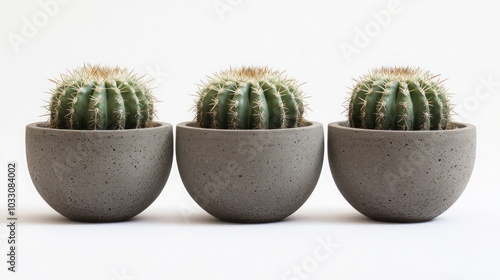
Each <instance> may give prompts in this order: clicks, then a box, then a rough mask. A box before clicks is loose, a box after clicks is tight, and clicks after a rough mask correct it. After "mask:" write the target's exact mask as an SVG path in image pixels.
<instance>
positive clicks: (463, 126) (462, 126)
mask: <svg viewBox="0 0 500 280" xmlns="http://www.w3.org/2000/svg"><path fill="white" fill-rule="evenodd" d="M346 124H347V120H343V121H335V122H331V123H328V128H329V129H330V128H332V129H340V130H350V131H353V132H360V133H377V134H401V133H405V134H423V133H428V134H431V133H458V132H463V131H464V130H475V129H476V126H475V125H473V124H469V123H463V122H452V123H451V124H452V125H453V126H454V127H455V128H453V129H445V130H379V129H366V128H354V127H350V126H347V125H346Z"/></svg>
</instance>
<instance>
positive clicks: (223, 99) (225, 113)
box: [196, 67, 306, 129]
mask: <svg viewBox="0 0 500 280" xmlns="http://www.w3.org/2000/svg"><path fill="white" fill-rule="evenodd" d="M198 95H199V100H198V102H197V104H196V111H197V112H196V123H197V124H198V126H199V127H204V128H219V129H267V128H270V129H274V128H292V127H300V126H302V125H304V122H305V121H304V118H303V114H304V108H306V105H305V104H304V100H303V98H304V94H303V93H302V91H301V90H299V85H298V84H297V82H296V81H295V80H293V79H289V78H287V77H285V76H284V75H283V73H282V72H279V71H275V70H271V69H269V68H267V67H241V68H237V69H229V70H227V71H224V72H221V73H218V74H216V75H215V77H211V78H209V80H208V83H207V84H205V85H203V86H202V87H201V89H200V90H199V92H198Z"/></svg>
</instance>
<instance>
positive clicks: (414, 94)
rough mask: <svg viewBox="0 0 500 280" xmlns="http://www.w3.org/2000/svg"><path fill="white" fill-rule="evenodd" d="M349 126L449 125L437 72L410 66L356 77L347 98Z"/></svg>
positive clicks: (447, 106) (415, 127) (405, 127)
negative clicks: (435, 73)
mask: <svg viewBox="0 0 500 280" xmlns="http://www.w3.org/2000/svg"><path fill="white" fill-rule="evenodd" d="M347 111H348V119H349V125H350V126H351V127H356V128H366V129H386V130H391V129H394V130H442V129H449V128H451V127H452V122H451V117H450V114H451V111H452V108H451V104H450V101H449V96H448V93H447V91H446V89H445V88H444V87H443V85H442V81H441V80H439V76H438V75H433V74H431V73H429V72H425V71H422V70H420V69H418V68H417V69H415V68H409V67H383V68H378V69H375V70H373V71H372V72H370V73H369V74H367V75H365V76H363V77H361V78H360V79H359V80H356V85H355V86H354V88H353V90H352V94H351V96H350V98H349V100H348V109H347Z"/></svg>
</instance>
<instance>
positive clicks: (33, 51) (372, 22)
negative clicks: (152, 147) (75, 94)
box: [0, 0, 500, 280]
mask: <svg viewBox="0 0 500 280" xmlns="http://www.w3.org/2000/svg"><path fill="white" fill-rule="evenodd" d="M45 3H52V4H45ZM390 3H392V4H390ZM495 3H496V1H451V0H449V1H401V2H397V1H396V2H390V1H389V0H383V1H361V0H357V1H340V0H337V1H326V0H325V1H319V0H315V1H283V0H281V1H264V0H260V1H250V0H217V1H215V0H208V1H181V0H171V1H153V0H141V1H76V0H73V1H64V3H63V1H61V2H55V0H53V1H50V0H40V1H5V0H2V1H1V2H0V82H1V83H0V84H1V90H0V91H1V96H2V102H1V108H2V109H1V110H0V114H1V121H0V123H1V138H0V147H1V153H0V155H1V161H0V162H1V165H0V166H3V167H1V168H3V169H4V170H5V171H1V172H0V174H3V175H0V177H1V176H6V169H7V168H6V164H7V162H8V161H17V162H18V165H19V168H18V186H19V193H18V195H19V211H18V214H19V217H20V221H19V226H18V244H19V245H18V246H19V247H18V248H19V250H18V267H17V268H18V272H17V273H15V274H14V273H10V272H7V263H6V262H5V261H4V260H6V249H7V241H6V237H7V228H6V226H5V224H6V220H5V217H6V193H7V191H6V188H7V187H6V183H5V182H6V180H3V182H4V183H1V184H0V186H1V187H0V198H1V203H0V206H1V208H0V213H2V217H3V218H2V222H1V224H2V225H1V226H0V252H1V257H0V271H1V272H0V276H1V277H0V278H1V279H106V280H110V279H115V280H131V279H449V280H465V279H500V265H499V263H500V262H499V261H500V237H499V236H500V206H499V205H500V203H499V202H498V201H499V197H500V191H499V190H498V187H499V182H500V180H499V179H500V178H499V173H500V172H498V168H499V158H500V152H499V144H498V143H499V136H500V132H499V131H500V129H499V123H500V118H499V116H498V113H497V112H498V106H499V105H498V103H499V102H500V97H499V94H500V55H499V52H500V40H499V39H498V37H499V32H498V27H499V26H500V17H499V16H498V10H499V7H498V5H497V4H495ZM388 6H389V7H390V9H388ZM383 10H384V11H385V12H382V11H383ZM342 46H343V47H344V48H350V49H351V50H352V51H353V53H351V54H349V53H346V52H345V51H343V50H342ZM83 63H100V64H102V65H120V66H126V67H129V68H133V69H135V71H136V72H137V73H141V74H146V75H148V76H150V77H151V78H156V80H155V82H154V83H153V84H154V85H155V86H157V87H156V89H155V91H154V93H155V95H156V96H157V98H158V99H160V100H162V102H161V103H159V104H158V106H157V110H158V119H159V120H161V121H166V122H169V123H172V124H177V123H179V122H182V121H186V120H191V119H192V118H193V116H194V113H193V112H192V111H190V108H191V107H192V105H193V104H194V97H193V96H192V94H194V93H195V91H196V89H197V86H196V84H198V83H200V81H202V80H205V77H206V75H209V74H211V73H213V72H216V71H220V70H223V69H226V68H228V67H229V66H241V65H267V66H272V67H273V68H275V69H280V70H286V73H287V74H288V76H290V77H294V78H296V79H297V80H299V81H302V82H306V83H305V84H304V85H303V87H302V88H303V90H304V91H305V92H306V93H307V94H308V95H309V96H310V98H309V99H308V102H309V104H310V108H311V109H312V111H310V112H309V113H308V119H310V120H315V121H319V122H322V123H323V124H324V126H325V127H326V125H327V124H328V123H329V122H332V121H337V120H342V119H344V118H345V116H344V113H343V102H344V100H345V99H346V98H347V92H348V87H349V86H352V84H353V81H352V79H351V78H355V77H358V76H360V75H362V74H364V73H366V72H367V71H368V70H370V69H372V68H374V67H378V66H383V65H386V66H399V65H400V66H407V65H409V66H420V67H421V68H422V69H426V70H430V71H431V72H433V73H436V74H441V77H442V78H447V79H448V80H447V81H446V85H447V87H448V88H449V90H450V92H452V93H454V96H453V101H454V103H455V104H456V108H457V109H456V111H457V112H458V113H460V115H459V116H457V117H456V120H460V121H465V122H468V123H473V124H475V125H476V126H477V129H478V150H477V159H476V166H475V170H474V174H473V176H472V178H471V180H470V183H469V185H468V187H467V189H466V190H465V192H464V193H463V195H462V197H461V198H460V199H459V200H458V202H457V203H455V204H454V205H453V206H452V207H451V208H450V209H449V210H448V211H447V212H445V213H444V214H443V215H441V216H439V217H438V218H436V219H435V220H433V221H431V222H428V223H420V224H388V223H379V222H373V221H371V220H369V219H367V218H364V216H362V215H361V214H359V213H358V212H356V211H355V210H354V209H353V208H352V207H350V206H349V205H348V204H347V202H346V201H345V200H344V199H343V198H342V196H341V195H340V193H339V191H338V190H337V188H336V187H335V184H334V182H333V179H332V176H331V174H330V170H329V168H328V161H327V160H326V158H325V163H324V169H323V173H322V175H321V178H320V181H319V183H318V185H317V187H316V190H315V191H314V193H313V194H312V196H311V197H310V199H309V200H308V201H307V202H306V203H305V204H304V206H303V207H302V208H301V209H300V210H299V211H297V212H296V213H295V214H293V215H292V216H290V217H289V218H288V219H286V220H284V221H282V222H279V223H272V224H259V225H239V224H228V223H222V222H219V221H217V220H215V219H214V218H212V217H211V216H209V215H208V214H206V213H205V212H204V211H202V210H201V209H199V208H198V207H197V206H196V205H195V204H194V203H193V201H192V200H191V198H190V197H189V195H188V194H187V192H186V191H185V189H184V187H183V185H182V183H181V181H180V179H179V175H178V172H177V168H176V165H175V163H174V166H173V168H172V172H171V175H170V178H169V181H168V182H167V185H166V186H165V189H164V191H163V192H162V194H161V195H160V197H159V198H158V199H157V200H156V201H155V202H154V203H153V204H152V205H151V206H150V207H149V208H148V209H147V210H146V211H144V212H143V213H141V214H140V215H139V216H137V217H136V218H134V219H133V220H131V221H128V222H122V223H112V224H81V223H73V222H70V221H68V220H67V219H65V218H63V217H61V216H60V215H59V214H57V213H56V212H55V211H53V210H52V209H51V208H50V207H49V206H48V205H47V204H46V203H45V202H44V201H43V200H42V199H41V197H40V196H39V195H38V193H37V192H36V190H35V188H34V186H33V184H32V182H31V180H30V178H29V174H28V171H27V166H26V160H25V151H24V127H25V125H26V124H28V123H31V122H36V121H43V120H46V117H43V116H42V115H44V114H45V113H46V112H45V110H44V109H43V108H42V106H43V105H44V104H45V103H44V102H45V101H46V100H48V98H49V95H48V94H46V93H45V92H47V91H48V90H49V89H50V88H52V87H53V84H52V83H51V82H50V81H48V79H49V78H56V77H58V75H59V73H62V72H65V71H66V69H73V68H75V67H79V66H82V65H83ZM1 181H2V180H0V182H1ZM2 189H3V190H2ZM324 243H331V244H330V245H331V246H329V247H328V246H327V248H324V247H322V246H324V245H322V244H324ZM332 244H333V245H332ZM318 250H319V251H318ZM315 252H320V253H321V257H320V258H319V259H318V257H319V255H318V254H315ZM294 267H295V269H293V268H294ZM298 269H300V270H301V271H302V273H301V274H300V273H294V271H297V270H298Z"/></svg>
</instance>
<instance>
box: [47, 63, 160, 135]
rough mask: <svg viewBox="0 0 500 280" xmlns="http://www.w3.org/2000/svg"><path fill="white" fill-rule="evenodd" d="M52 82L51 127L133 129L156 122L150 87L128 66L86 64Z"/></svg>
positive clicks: (49, 106)
mask: <svg viewBox="0 0 500 280" xmlns="http://www.w3.org/2000/svg"><path fill="white" fill-rule="evenodd" d="M51 81H52V82H54V83H55V84H56V87H55V89H53V90H52V91H51V99H50V101H49V105H48V106H47V108H48V110H49V115H50V121H49V127H51V128H60V129H89V130H94V129H95V130H103V129H131V128H144V127H151V126H153V124H154V122H153V117H154V101H155V99H154V97H153V96H152V94H151V90H150V88H149V87H148V86H147V84H146V82H145V81H144V80H143V78H142V77H138V76H137V75H136V74H134V73H133V72H132V71H129V70H127V69H126V68H119V67H106V66H92V65H84V66H83V67H81V68H78V69H76V70H74V71H71V72H69V73H68V74H63V75H61V79H60V80H51Z"/></svg>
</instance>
